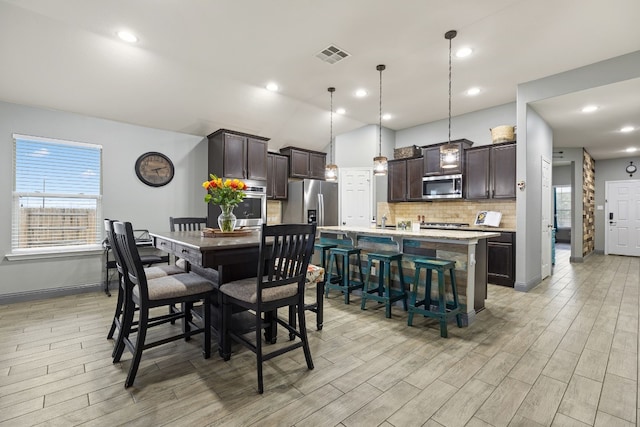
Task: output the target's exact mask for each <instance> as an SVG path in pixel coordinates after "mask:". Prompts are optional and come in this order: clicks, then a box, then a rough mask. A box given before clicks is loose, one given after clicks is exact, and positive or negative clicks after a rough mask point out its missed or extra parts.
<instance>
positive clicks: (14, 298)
mask: <svg viewBox="0 0 640 427" xmlns="http://www.w3.org/2000/svg"><path fill="white" fill-rule="evenodd" d="M88 292H104V286H103V284H102V283H92V284H87V285H80V286H69V287H64V288H53V289H40V290H37V291H27V292H16V293H13V294H5V295H0V304H14V303H17V302H27V301H37V300H42V299H49V298H57V297H65V296H69V295H77V294H84V293H88Z"/></svg>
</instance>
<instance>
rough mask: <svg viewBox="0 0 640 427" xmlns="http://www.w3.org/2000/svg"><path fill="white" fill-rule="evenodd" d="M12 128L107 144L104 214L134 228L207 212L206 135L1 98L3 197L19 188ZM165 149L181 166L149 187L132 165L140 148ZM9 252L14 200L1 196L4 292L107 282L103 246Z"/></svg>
mask: <svg viewBox="0 0 640 427" xmlns="http://www.w3.org/2000/svg"><path fill="white" fill-rule="evenodd" d="M13 133H19V134H24V135H33V136H40V137H50V138H57V139H64V140H71V141H79V142H86V143H92V144H101V145H102V147H103V152H102V156H103V157H102V169H103V200H102V207H103V217H105V218H115V219H121V220H127V221H131V222H132V223H133V224H134V227H136V228H148V229H150V230H162V231H164V230H168V228H169V216H187V215H193V216H206V213H207V209H206V205H205V204H204V202H203V200H202V199H203V197H204V191H203V190H202V187H200V185H199V184H200V183H201V182H202V181H204V179H206V177H207V144H206V139H204V140H203V138H202V137H200V136H193V135H186V134H180V133H175V132H167V131H162V130H158V129H151V128H145V127H141V126H133V125H129V124H124V123H118V122H113V121H109V120H103V119H97V118H93V117H86V116H82V115H78V114H72V113H65V112H60V111H52V110H45V109H41V108H32V107H26V106H21V105H16V104H9V103H4V102H0V138H1V139H2V144H1V145H0V171H2V172H1V174H2V175H1V176H2V178H1V179H0V198H1V199H2V200H5V201H9V200H11V198H12V191H13V165H12V161H13V138H12V134H13ZM147 151H159V152H161V153H164V154H166V155H167V156H169V158H170V159H171V160H172V161H173V163H174V166H175V169H176V173H175V177H174V179H173V180H172V181H171V183H169V184H168V185H166V186H165V187H160V188H153V187H148V186H146V185H144V184H142V182H140V181H139V180H138V178H137V176H136V174H135V172H134V164H135V161H136V159H137V158H138V156H140V155H141V154H142V153H144V152H147ZM10 252H11V203H9V202H5V203H2V204H0V254H2V258H1V259H0V277H1V278H2V279H1V280H0V296H3V295H5V296H6V295H12V296H16V295H18V296H19V295H23V294H30V293H34V292H43V291H46V292H52V290H56V289H61V288H65V289H68V288H81V287H85V286H89V287H90V286H91V285H95V284H98V283H100V282H101V280H102V274H103V256H102V253H101V252H100V253H96V252H94V253H92V254H89V255H82V256H81V255H78V254H74V255H71V256H63V257H58V258H51V259H49V258H48V259H25V260H11V261H9V260H7V259H6V258H5V257H4V255H6V254H9V253H10Z"/></svg>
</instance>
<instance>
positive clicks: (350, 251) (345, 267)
mask: <svg viewBox="0 0 640 427" xmlns="http://www.w3.org/2000/svg"><path fill="white" fill-rule="evenodd" d="M352 255H355V257H356V266H357V267H356V268H357V269H358V275H359V277H360V280H359V281H358V280H351V278H350V276H351V274H350V265H349V264H350V260H351V256H352ZM338 258H340V260H341V263H342V272H340V270H339V267H338ZM334 266H335V267H336V270H337V271H338V272H339V277H340V279H341V280H339V281H336V280H335V277H334V275H333V267H334ZM327 276H328V277H329V280H327V281H326V284H325V296H326V297H328V296H329V291H330V290H331V289H335V290H339V291H341V292H342V293H343V294H344V303H345V304H349V294H350V293H351V291H353V290H355V289H362V288H363V287H364V278H363V275H362V265H361V264H360V248H354V247H341V246H338V247H335V248H331V249H329V272H328V274H327Z"/></svg>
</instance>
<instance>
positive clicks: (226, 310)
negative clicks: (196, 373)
mask: <svg viewBox="0 0 640 427" xmlns="http://www.w3.org/2000/svg"><path fill="white" fill-rule="evenodd" d="M220 309H221V310H222V316H220V332H219V335H220V343H219V346H220V349H219V351H220V356H221V357H222V358H223V359H224V360H225V361H227V360H229V359H231V336H230V334H229V331H230V329H231V303H230V302H228V301H227V298H226V297H223V298H222V304H221V307H220ZM258 336H260V332H258Z"/></svg>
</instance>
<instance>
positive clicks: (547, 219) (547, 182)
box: [540, 157, 553, 280]
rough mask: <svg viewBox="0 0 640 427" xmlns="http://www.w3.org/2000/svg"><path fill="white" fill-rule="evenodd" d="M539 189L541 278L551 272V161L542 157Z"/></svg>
mask: <svg viewBox="0 0 640 427" xmlns="http://www.w3.org/2000/svg"><path fill="white" fill-rule="evenodd" d="M541 181H542V182H541V186H542V188H541V191H540V199H541V200H540V225H541V227H540V228H541V233H542V235H541V238H540V245H541V250H540V252H541V255H542V256H541V263H542V265H541V278H542V279H543V280H544V278H545V277H547V276H549V275H550V274H551V229H552V228H553V223H552V221H551V218H552V216H551V214H552V212H551V162H550V161H549V159H546V158H544V157H542V179H541Z"/></svg>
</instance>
